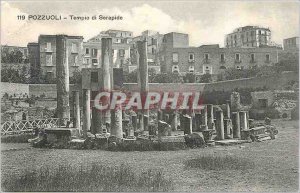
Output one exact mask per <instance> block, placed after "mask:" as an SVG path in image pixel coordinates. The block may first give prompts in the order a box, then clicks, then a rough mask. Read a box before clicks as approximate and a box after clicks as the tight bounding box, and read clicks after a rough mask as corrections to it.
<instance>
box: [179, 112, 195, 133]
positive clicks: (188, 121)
mask: <svg viewBox="0 0 300 193" xmlns="http://www.w3.org/2000/svg"><path fill="white" fill-rule="evenodd" d="M182 122H183V129H184V134H191V133H192V132H193V131H192V129H193V125H192V118H191V117H190V116H189V115H183V117H182ZM180 125H181V123H180Z"/></svg>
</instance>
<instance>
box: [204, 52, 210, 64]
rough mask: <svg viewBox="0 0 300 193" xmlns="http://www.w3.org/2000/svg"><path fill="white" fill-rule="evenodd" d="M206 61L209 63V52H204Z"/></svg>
mask: <svg viewBox="0 0 300 193" xmlns="http://www.w3.org/2000/svg"><path fill="white" fill-rule="evenodd" d="M204 63H209V54H208V53H206V54H204Z"/></svg>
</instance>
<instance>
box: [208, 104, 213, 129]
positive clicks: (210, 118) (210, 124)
mask: <svg viewBox="0 0 300 193" xmlns="http://www.w3.org/2000/svg"><path fill="white" fill-rule="evenodd" d="M206 107H207V126H208V129H213V123H214V110H213V108H214V106H213V105H211V104H209V105H206Z"/></svg>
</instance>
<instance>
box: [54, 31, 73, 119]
mask: <svg viewBox="0 0 300 193" xmlns="http://www.w3.org/2000/svg"><path fill="white" fill-rule="evenodd" d="M56 79H57V82H56V89H57V116H58V118H59V122H60V124H63V125H65V124H66V121H68V120H70V104H69V92H70V87H69V64H68V49H67V36H65V35H57V36H56Z"/></svg>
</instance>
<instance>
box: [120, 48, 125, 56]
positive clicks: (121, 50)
mask: <svg viewBox="0 0 300 193" xmlns="http://www.w3.org/2000/svg"><path fill="white" fill-rule="evenodd" d="M124 55H125V50H124V49H120V50H119V56H120V57H124Z"/></svg>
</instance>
